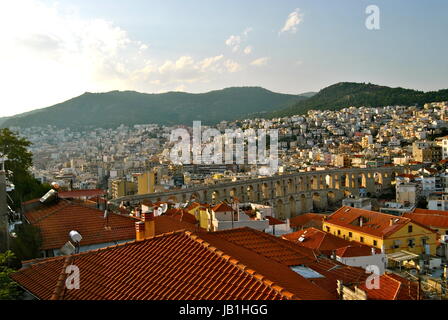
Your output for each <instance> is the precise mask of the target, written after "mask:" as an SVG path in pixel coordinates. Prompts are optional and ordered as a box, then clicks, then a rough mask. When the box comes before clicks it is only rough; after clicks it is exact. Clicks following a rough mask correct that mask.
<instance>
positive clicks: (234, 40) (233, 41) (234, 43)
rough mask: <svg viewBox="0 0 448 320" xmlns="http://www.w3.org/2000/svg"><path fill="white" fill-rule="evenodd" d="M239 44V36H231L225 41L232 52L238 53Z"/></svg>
mask: <svg viewBox="0 0 448 320" xmlns="http://www.w3.org/2000/svg"><path fill="white" fill-rule="evenodd" d="M240 44H241V37H240V36H234V35H231V36H230V37H229V38H228V39H227V40H226V45H227V46H228V47H230V48H232V51H233V52H236V51H238V49H239V48H240Z"/></svg>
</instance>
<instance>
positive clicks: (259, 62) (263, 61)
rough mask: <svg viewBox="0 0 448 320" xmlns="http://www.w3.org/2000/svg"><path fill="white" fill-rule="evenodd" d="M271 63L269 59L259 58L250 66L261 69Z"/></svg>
mask: <svg viewBox="0 0 448 320" xmlns="http://www.w3.org/2000/svg"><path fill="white" fill-rule="evenodd" d="M268 61H269V58H268V57H263V58H258V59H256V60H254V61H252V62H251V63H250V64H251V65H252V66H256V67H261V66H265V65H266V64H267V63H268Z"/></svg>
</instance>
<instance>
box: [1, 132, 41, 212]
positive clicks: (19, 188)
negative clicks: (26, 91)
mask: <svg viewBox="0 0 448 320" xmlns="http://www.w3.org/2000/svg"><path fill="white" fill-rule="evenodd" d="M30 145H31V142H29V141H28V140H26V139H25V138H22V137H19V136H18V135H17V134H16V133H14V132H12V131H11V130H10V129H8V128H4V129H1V130H0V153H1V154H3V155H6V157H7V158H8V161H6V163H5V169H6V170H10V171H11V172H12V176H9V177H8V178H9V179H10V180H11V181H12V183H13V184H14V185H15V190H14V191H13V192H12V193H11V198H12V200H13V202H14V203H13V204H12V207H19V206H20V203H21V202H22V201H27V200H30V199H34V198H38V197H41V196H42V195H44V194H45V193H46V192H47V191H48V190H50V186H49V185H43V184H41V183H40V182H39V181H38V180H36V179H35V178H34V177H33V176H32V175H31V173H30V172H29V169H30V168H31V166H32V165H33V155H32V153H31V152H30V151H28V147H29V146H30Z"/></svg>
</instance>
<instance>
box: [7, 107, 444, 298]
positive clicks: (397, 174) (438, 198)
mask: <svg viewBox="0 0 448 320" xmlns="http://www.w3.org/2000/svg"><path fill="white" fill-rule="evenodd" d="M447 108H448V103H445V102H444V103H432V104H426V105H425V106H424V107H423V108H420V109H419V108H417V107H412V106H410V107H402V106H395V107H385V108H346V109H342V110H340V111H310V112H309V113H308V114H307V116H295V117H292V118H279V119H272V120H263V119H254V120H241V121H235V122H229V123H226V122H222V123H220V124H219V125H217V128H218V129H219V130H221V131H224V130H225V129H228V128H234V129H235V128H241V129H243V130H248V129H250V128H252V129H259V128H269V129H272V128H274V129H278V130H279V167H278V172H277V173H276V174H274V175H271V176H265V175H263V174H260V171H258V170H256V166H255V165H248V164H233V165H229V164H211V165H179V164H175V163H172V162H170V158H169V156H168V155H169V148H170V147H172V143H171V142H170V140H169V139H170V131H171V130H173V129H174V128H172V127H163V126H158V125H139V126H134V127H132V128H130V127H126V126H124V125H122V126H120V127H118V128H116V129H92V130H90V131H81V132H77V131H72V130H71V129H56V128H28V129H17V130H19V132H20V135H21V136H23V137H25V138H27V139H29V140H30V141H31V142H32V143H33V144H32V146H31V148H30V150H31V151H32V152H33V155H34V159H33V160H34V166H33V167H32V172H33V174H34V176H35V177H36V178H37V179H39V180H40V181H41V182H43V183H45V182H47V183H50V182H51V186H52V189H51V190H50V191H49V192H48V193H47V194H42V195H41V196H42V197H41V198H36V199H32V200H29V201H25V202H22V203H21V206H20V207H21V209H20V210H18V212H17V213H16V214H15V215H14V218H13V219H11V221H10V223H11V225H10V230H11V236H12V237H17V234H16V233H15V229H14V227H17V226H23V225H30V226H32V227H35V228H37V229H38V230H39V232H40V234H41V235H42V243H41V245H40V247H39V248H38V252H39V253H38V256H36V257H34V258H33V259H30V260H27V261H23V262H22V268H21V269H20V270H19V271H18V272H16V273H13V274H12V275H11V278H12V279H13V280H14V281H15V282H17V283H18V284H19V285H20V287H22V288H23V290H24V291H23V298H25V299H36V298H37V299H54V300H62V299H130V300H135V299H162V300H166V299H175V300H179V299H180V300H182V299H186V300H190V299H202V300H208V299H218V300H222V299H232V300H239V299H243V300H245V299H249V300H252V299H262V300H271V299H288V300H289V299H305V300H314V299H323V300H332V299H342V300H434V299H436V300H440V299H446V298H448V296H447V259H448V180H447V178H448V170H447V167H446V163H447V160H448V159H447V158H448V136H445V134H446V133H447V131H446V128H447V126H448V123H447V122H446V120H447V119H448V118H447ZM187 129H188V128H187ZM205 145H206V144H204V145H203V146H202V147H205ZM130 252H134V254H136V255H138V257H139V258H138V259H139V261H140V262H136V261H135V259H136V257H137V256H134V255H132V254H130ZM74 259H76V265H77V266H79V267H80V268H82V270H83V279H89V287H88V289H87V288H86V289H85V290H68V289H67V288H64V286H63V282H61V280H60V279H65V278H66V277H67V275H64V274H63V273H60V272H48V271H49V270H59V269H61V268H62V269H63V268H65V267H66V266H69V265H71V263H72V262H73V260H74ZM105 259H106V260H105ZM105 261H109V262H107V266H106V265H105ZM112 261H113V263H112ZM131 264H136V265H135V267H136V268H137V269H135V270H140V271H142V274H144V276H143V277H142V278H133V279H131V278H129V277H131V275H130V274H129V273H128V272H127V271H126V270H127V266H128V265H131ZM161 266H164V268H163V270H162V269H160V268H161ZM98 267H102V268H106V269H107V270H110V272H107V273H105V274H98V273H97V272H95V269H96V268H98ZM191 268H194V269H191ZM62 269H61V270H62ZM218 269H219V270H227V271H225V272H224V274H223V275H221V273H217V272H216V270H218ZM143 270H145V271H146V272H144V271H143ZM189 270H191V271H189ZM274 270H275V271H274ZM278 270H282V271H281V272H278ZM205 275H207V277H206V278H204V277H205ZM369 276H370V277H369ZM371 276H374V277H373V278H372V277H371ZM61 277H62V278H61ZM137 279H139V280H138V282H133V281H134V280H135V281H136V280H137ZM84 281H86V280H84ZM204 281H205V282H204ZM228 282H232V283H233V284H232V286H231V287H229V286H228V285H225V283H228ZM139 283H151V285H148V286H147V285H144V286H143V287H142V286H140V285H139Z"/></svg>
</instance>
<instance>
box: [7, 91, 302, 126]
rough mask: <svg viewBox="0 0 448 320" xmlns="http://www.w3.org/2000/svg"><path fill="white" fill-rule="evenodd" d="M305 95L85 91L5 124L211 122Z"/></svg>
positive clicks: (289, 102)
mask: <svg viewBox="0 0 448 320" xmlns="http://www.w3.org/2000/svg"><path fill="white" fill-rule="evenodd" d="M303 99H306V97H305V96H299V95H289V94H280V93H274V92H271V91H268V90H266V89H263V88H259V87H243V88H227V89H223V90H217V91H211V92H208V93H202V94H191V93H183V92H168V93H162V94H143V93H138V92H133V91H125V92H120V91H112V92H108V93H85V94H83V95H81V96H79V97H76V98H73V99H71V100H69V101H66V102H63V103H61V104H58V105H55V106H52V107H49V108H45V109H41V110H36V111H32V112H29V113H27V114H22V115H20V116H16V117H11V118H9V119H6V121H5V122H4V123H3V125H2V126H3V127H12V126H17V127H30V126H45V125H53V126H57V127H72V128H82V127H86V126H93V127H117V126H119V125H121V124H124V125H134V124H148V123H157V124H163V125H172V124H186V125H192V122H193V121H194V120H201V121H202V122H203V123H204V124H215V123H218V122H220V121H223V120H228V121H231V120H236V119H240V118H246V117H249V116H250V115H251V114H254V113H263V112H272V111H273V110H278V109H282V108H286V107H288V106H290V105H293V104H294V103H296V102H297V101H299V100H303Z"/></svg>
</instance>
